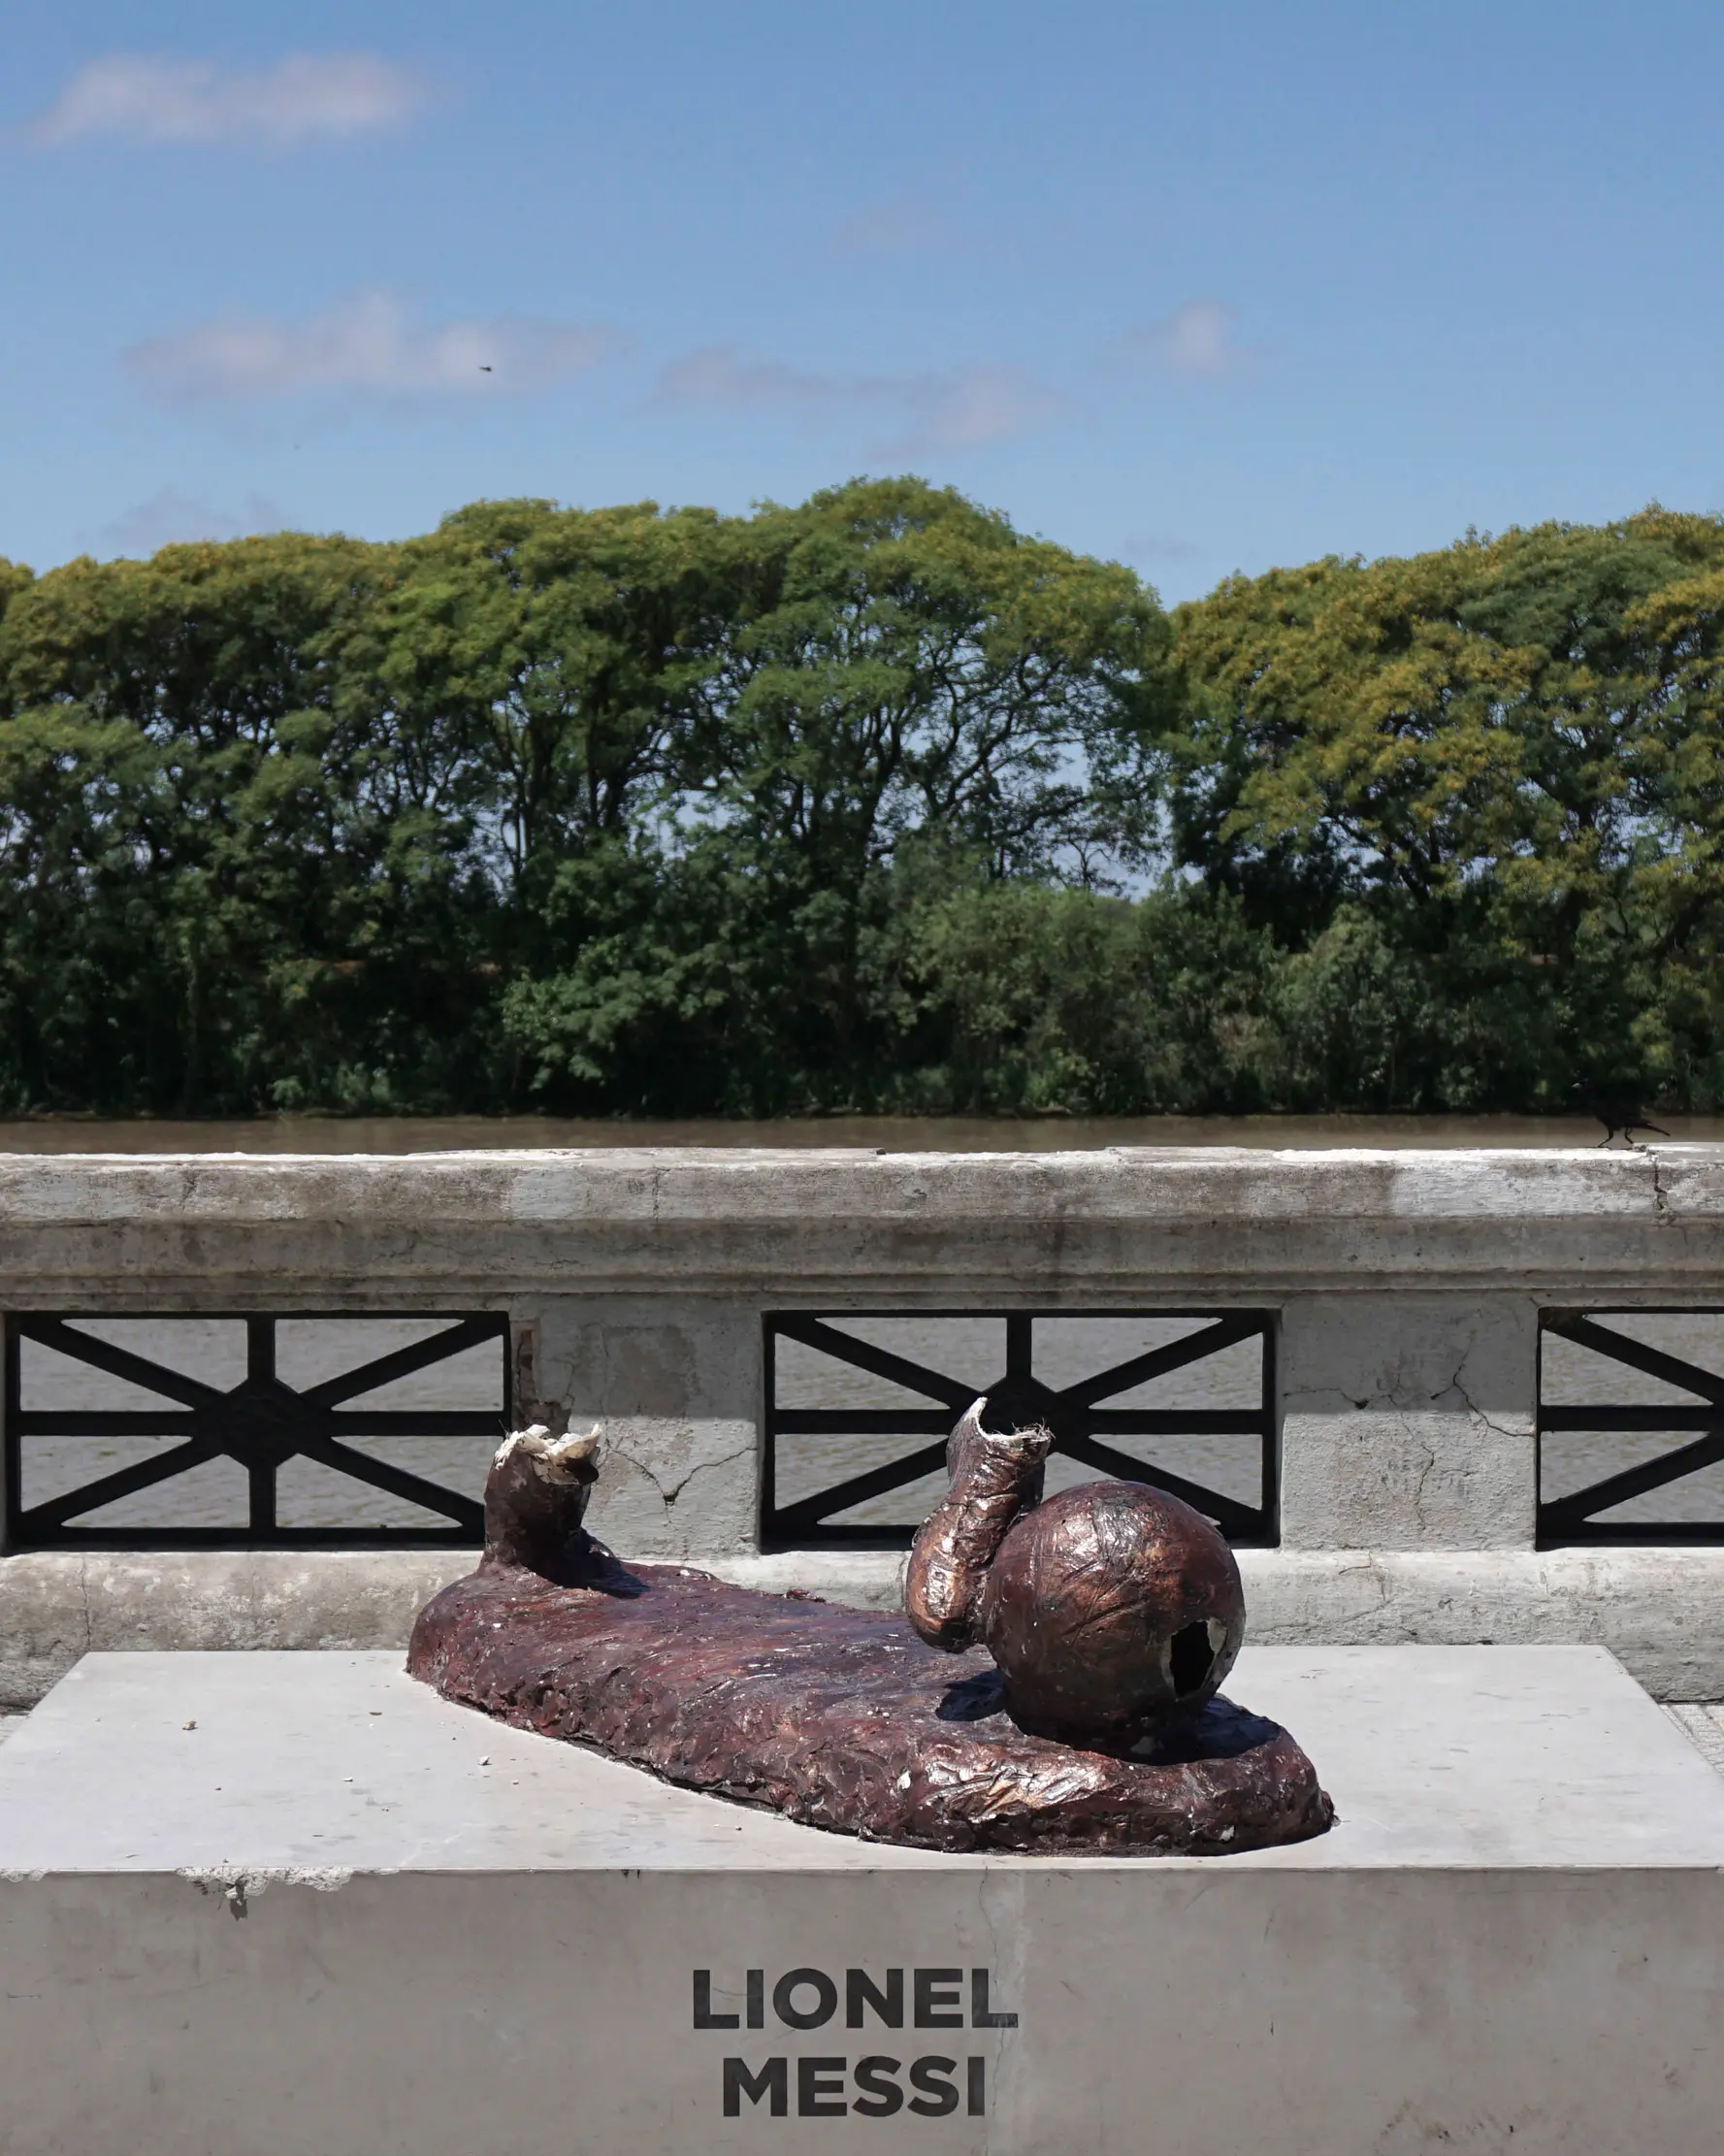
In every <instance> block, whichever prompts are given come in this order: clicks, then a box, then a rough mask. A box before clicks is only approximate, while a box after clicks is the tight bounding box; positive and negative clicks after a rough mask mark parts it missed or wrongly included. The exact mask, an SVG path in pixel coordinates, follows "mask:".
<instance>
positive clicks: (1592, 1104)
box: [1577, 1086, 1670, 1146]
mask: <svg viewBox="0 0 1724 2156" xmlns="http://www.w3.org/2000/svg"><path fill="white" fill-rule="evenodd" d="M1577 1091H1578V1094H1579V1098H1580V1103H1581V1105H1582V1106H1583V1107H1584V1108H1585V1110H1586V1112H1587V1114H1588V1115H1591V1116H1596V1117H1597V1118H1598V1120H1599V1122H1600V1123H1602V1124H1603V1125H1604V1127H1605V1134H1604V1136H1603V1137H1602V1138H1601V1139H1600V1140H1599V1141H1598V1142H1599V1144H1600V1145H1601V1146H1607V1145H1609V1144H1610V1140H1611V1139H1612V1138H1615V1137H1620V1138H1622V1140H1623V1141H1624V1142H1625V1143H1626V1144H1628V1145H1633V1144H1634V1143H1635V1135H1634V1134H1635V1132H1636V1131H1637V1130H1650V1131H1651V1132H1652V1133H1653V1135H1654V1136H1655V1137H1660V1138H1668V1137H1669V1136H1670V1132H1669V1131H1668V1130H1667V1129H1665V1127H1664V1126H1663V1125H1662V1124H1658V1123H1654V1122H1652V1120H1651V1119H1650V1117H1649V1116H1648V1115H1647V1112H1646V1108H1645V1105H1644V1103H1643V1101H1642V1099H1641V1096H1640V1092H1639V1090H1638V1088H1635V1087H1629V1086H1584V1087H1579V1088H1577Z"/></svg>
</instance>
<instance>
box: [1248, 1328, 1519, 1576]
mask: <svg viewBox="0 0 1724 2156" xmlns="http://www.w3.org/2000/svg"><path fill="white" fill-rule="evenodd" d="M1538 1336H1539V1305H1538V1302H1537V1300H1536V1298H1535V1297H1533V1296H1531V1295H1526V1294H1508V1293H1499V1294H1497V1295H1494V1296H1492V1297H1490V1298H1488V1299H1486V1298H1480V1297H1477V1296H1472V1297H1466V1298H1462V1297H1459V1296H1456V1295H1452V1294H1450V1295H1420V1294H1409V1293H1405V1292H1402V1293H1398V1294H1382V1293H1377V1292H1372V1291H1360V1292H1355V1293H1353V1294H1350V1295H1340V1294H1331V1295H1294V1296H1290V1297H1289V1298H1288V1299H1287V1301H1286V1302H1285V1304H1284V1305H1283V1309H1282V1329H1281V1373H1282V1414H1283V1421H1282V1461H1283V1467H1282V1536H1283V1540H1284V1541H1285V1543H1287V1544H1289V1545H1290V1546H1291V1547H1292V1548H1294V1549H1300V1550H1378V1549H1382V1550H1416V1549H1420V1548H1438V1549H1454V1550H1467V1549H1474V1550H1479V1549H1484V1550H1514V1549H1521V1550H1524V1549H1528V1548H1530V1547H1531V1544H1532V1541H1533V1533H1534V1514H1535V1510H1536V1503H1535V1491H1536V1483H1537V1459H1536V1437H1535V1429H1536V1423H1537V1410H1538V1385H1537V1356H1538Z"/></svg>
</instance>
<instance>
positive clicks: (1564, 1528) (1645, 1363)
mask: <svg viewBox="0 0 1724 2156" xmlns="http://www.w3.org/2000/svg"><path fill="white" fill-rule="evenodd" d="M1708 1315H1709V1316H1717V1317H1718V1318H1719V1319H1720V1320H1721V1322H1724V1312H1719V1313H1708V1312H1702V1311H1693V1310H1684V1311H1676V1310H1668V1311H1656V1310H1637V1311H1628V1310H1616V1311H1610V1310H1599V1311H1591V1312H1574V1311H1567V1312H1562V1313H1560V1314H1557V1313H1547V1314H1546V1315H1545V1320H1544V1323H1543V1326H1542V1331H1541V1346H1540V1368H1539V1419H1538V1428H1539V1541H1540V1543H1541V1545H1542V1546H1546V1547H1548V1546H1552V1545H1556V1544H1563V1543H1661V1542H1662V1543H1715V1542H1720V1541H1724V1502H1721V1504H1720V1508H1719V1515H1718V1517H1717V1518H1715V1519H1667V1520H1646V1519H1632V1520H1622V1519H1613V1520H1612V1519H1600V1517H1599V1515H1600V1514H1602V1513H1608V1512H1611V1511H1614V1510H1615V1509H1616V1508H1617V1507H1619V1506H1622V1505H1626V1504H1630V1503H1633V1502H1634V1501H1635V1500H1637V1499H1640V1498H1643V1497H1646V1496H1649V1495H1650V1494H1651V1492H1652V1491H1654V1490H1658V1489H1663V1488H1666V1487H1668V1486H1670V1485H1672V1484H1675V1483H1679V1482H1681V1481H1683V1480H1684V1479H1685V1478H1686V1477H1688V1476H1690V1475H1693V1474H1696V1473H1698V1472H1699V1471H1700V1470H1702V1469H1704V1468H1708V1467H1712V1466H1716V1465H1717V1464H1718V1463H1719V1462H1720V1461H1724V1377H1721V1376H1720V1375H1719V1374H1718V1373H1717V1372H1716V1371H1713V1370H1708V1369H1706V1368H1705V1367H1703V1366H1702V1365H1701V1364H1700V1363H1698V1362H1693V1361H1690V1360H1689V1359H1688V1358H1687V1357H1686V1356H1679V1355H1675V1354H1672V1353H1670V1352H1669V1351H1668V1350H1667V1349H1664V1348H1660V1347H1657V1346H1653V1345H1649V1344H1648V1343H1647V1342H1645V1341H1643V1340H1636V1339H1634V1338H1632V1337H1631V1336H1630V1335H1629V1334H1627V1333H1625V1332H1621V1331H1619V1330H1617V1329H1616V1327H1615V1326H1613V1325H1610V1324H1606V1323H1601V1322H1600V1321H1601V1320H1603V1319H1608V1318H1617V1319H1622V1318H1639V1319H1648V1318H1659V1317H1671V1318H1676V1317H1679V1318H1681V1319H1684V1320H1693V1319H1695V1318H1700V1317H1705V1316H1708ZM1551 1335H1554V1336H1556V1337H1557V1338H1558V1339H1561V1340H1566V1341H1570V1342H1572V1343H1573V1344H1574V1345H1575V1346H1576V1347H1579V1348H1585V1349H1588V1350H1590V1351H1591V1353H1592V1354H1594V1355H1597V1356H1604V1357H1606V1358H1607V1359H1608V1360H1609V1361H1610V1362H1613V1363H1615V1364H1617V1365H1618V1366H1619V1367H1621V1368H1622V1369H1624V1370H1633V1371H1636V1372H1638V1373H1639V1374H1640V1375H1642V1376H1643V1377H1647V1378H1652V1379H1655V1380H1657V1381H1658V1382H1660V1383H1661V1384H1664V1385H1668V1386H1674V1387H1675V1388H1677V1389H1679V1390H1680V1391H1683V1392H1685V1393H1687V1394H1689V1395H1690V1397H1691V1399H1692V1403H1693V1404H1692V1405H1687V1404H1683V1403H1679V1402H1673V1403H1671V1404H1669V1405H1666V1404H1664V1403H1662V1402H1650V1403H1649V1402H1646V1401H1643V1400H1636V1401H1586V1402H1583V1403H1575V1402H1566V1401H1552V1400H1549V1399H1547V1398H1546V1396H1545V1394H1546V1388H1547V1383H1548V1373H1547V1370H1546V1366H1545V1353H1544V1341H1545V1339H1547V1338H1549V1337H1550V1336H1551ZM1690 1430H1691V1431H1693V1432H1694V1433H1695V1435H1694V1436H1693V1438H1692V1439H1691V1440H1690V1441H1689V1442H1688V1443H1687V1444H1685V1445H1677V1446H1673V1447H1671V1448H1670V1449H1669V1450H1667V1451H1664V1452H1660V1453H1658V1454H1656V1455H1655V1456H1654V1457H1652V1458H1650V1459H1644V1460H1640V1461H1637V1462H1636V1463H1635V1464H1634V1465H1632V1466H1628V1467H1622V1468H1618V1469H1616V1470H1614V1471H1613V1472H1611V1473H1610V1474H1608V1475H1605V1476H1602V1477H1600V1478H1598V1479H1597V1480H1595V1481H1592V1482H1589V1483H1588V1484H1586V1485H1585V1486H1584V1487H1582V1488H1579V1489H1573V1490H1569V1491H1566V1492H1565V1493H1564V1494H1563V1495H1562V1496H1560V1497H1552V1498H1546V1497H1545V1481H1546V1477H1547V1470H1548V1467H1549V1465H1550V1464H1551V1463H1550V1461H1549V1460H1548V1459H1547V1456H1546V1454H1547V1448H1546V1444H1545V1440H1546V1439H1547V1438H1550V1437H1557V1436H1565V1435H1575V1434H1581V1433H1597V1434H1599V1435H1610V1436H1618V1437H1627V1436H1634V1435H1642V1434H1645V1433H1648V1432H1650V1433H1654V1434H1658V1433H1666V1432H1668V1433H1670V1434H1672V1435H1675V1434H1678V1433H1681V1432H1685V1431H1690Z"/></svg>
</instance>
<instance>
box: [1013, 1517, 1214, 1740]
mask: <svg viewBox="0 0 1724 2156" xmlns="http://www.w3.org/2000/svg"><path fill="white" fill-rule="evenodd" d="M977 1600H978V1603H979V1610H980V1626H979V1629H980V1632H981V1636H982V1638H983V1640H984V1641H985V1642H986V1644H987V1646H988V1650H989V1651H990V1652H991V1653H992V1656H993V1659H994V1660H995V1661H996V1662H997V1663H998V1665H999V1668H1000V1671H1001V1674H1002V1675H1003V1677H1004V1679H1005V1686H1006V1699H1007V1702H1008V1704H1009V1705H1010V1707H1011V1710H1012V1713H1013V1714H1014V1715H1015V1716H1016V1717H1017V1718H1018V1720H1019V1721H1021V1722H1022V1723H1024V1724H1025V1727H1027V1728H1032V1729H1039V1730H1042V1731H1044V1732H1045V1733H1046V1734H1048V1735H1050V1736H1057V1737H1066V1738H1068V1739H1070V1740H1071V1741H1073V1742H1078V1743H1081V1742H1084V1741H1087V1740H1089V1739H1091V1738H1093V1737H1095V1736H1097V1735H1099V1734H1103V1733H1115V1732H1117V1733H1119V1734H1122V1735H1123V1736H1126V1737H1138V1736H1143V1735H1146V1734H1148V1733H1149V1732H1151V1731H1153V1730H1155V1729H1160V1728H1165V1727H1166V1726H1167V1725H1168V1724H1169V1723H1170V1722H1172V1721H1173V1720H1174V1719H1175V1718H1176V1717H1178V1716H1183V1715H1187V1714H1188V1713H1189V1711H1190V1710H1191V1709H1192V1708H1193V1707H1195V1706H1197V1705H1199V1704H1200V1703H1201V1702H1202V1701H1203V1700H1205V1699H1207V1698H1209V1696H1210V1695H1211V1694H1212V1693H1213V1692H1215V1691H1217V1690H1218V1689H1219V1688H1220V1684H1221V1682H1222V1680H1223V1679H1224V1678H1225V1677H1226V1675H1227V1672H1228V1671H1229V1670H1230V1669H1231V1668H1232V1667H1233V1663H1234V1660H1235V1658H1236V1657H1237V1655H1238V1653H1239V1650H1240V1646H1241V1644H1242V1643H1243V1641H1244V1638H1245V1590H1244V1588H1243V1587H1242V1586H1241V1584H1240V1580H1239V1567H1238V1565H1237V1564H1235V1562H1234V1561H1233V1552H1232V1551H1231V1550H1229V1549H1228V1547H1227V1545H1226V1543H1225V1541H1224V1540H1223V1539H1222V1537H1221V1536H1220V1534H1218V1533H1217V1531H1216V1529H1215V1528H1214V1527H1212V1526H1211V1525H1210V1523H1209V1521H1208V1520H1207V1519H1204V1518H1203V1516H1202V1514H1201V1513H1197V1512H1193V1511H1192V1509H1191V1507H1190V1506H1189V1505H1186V1504H1182V1503H1181V1502H1180V1500H1179V1499H1178V1498H1177V1497H1169V1496H1168V1495H1167V1494H1166V1493H1165V1492H1164V1491H1162V1490H1158V1489H1146V1488H1145V1487H1144V1486H1143V1485H1142V1484H1140V1483H1117V1482H1097V1483H1081V1484H1080V1485H1079V1486H1077V1488H1075V1489H1067V1490H1062V1491H1061V1492H1060V1493H1059V1494H1058V1495H1057V1496H1056V1497H1050V1498H1049V1499H1048V1500H1047V1502H1046V1503H1045V1504H1041V1505H1038V1506H1036V1507H1035V1508H1034V1510H1033V1511H1029V1512H1025V1513H1024V1514H1023V1515H1022V1516H1021V1517H1020V1518H1019V1519H1017V1520H1016V1521H1015V1522H1014V1524H1013V1525H1012V1526H1011V1528H1010V1529H1009V1530H1008V1532H1007V1533H1006V1534H1005V1536H1004V1537H1003V1539H1002V1540H1001V1541H1000V1544H999V1547H998V1551H997V1553H996V1554H995V1556H994V1559H993V1562H992V1566H991V1567H990V1569H989V1572H988V1576H987V1579H986V1581H985V1582H983V1583H982V1584H981V1587H980V1591H979V1594H978V1597H977Z"/></svg>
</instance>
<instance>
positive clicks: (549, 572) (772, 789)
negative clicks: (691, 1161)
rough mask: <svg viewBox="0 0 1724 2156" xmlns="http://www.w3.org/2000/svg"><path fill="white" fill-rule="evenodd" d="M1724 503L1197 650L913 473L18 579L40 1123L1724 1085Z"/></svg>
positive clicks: (1179, 624) (7, 1022)
mask: <svg viewBox="0 0 1724 2156" xmlns="http://www.w3.org/2000/svg"><path fill="white" fill-rule="evenodd" d="M1721 624H1724V519H1719V518H1715V517H1706V516H1690V515H1680V514H1675V513H1673V512H1669V511H1665V510H1663V509H1659V508H1656V507H1654V508H1651V509H1648V510H1646V511H1645V512H1643V514H1641V515H1639V516H1635V517H1630V518H1628V519H1626V520H1624V521H1622V522H1620V523H1616V524H1611V525H1607V526H1602V527H1587V526H1576V525H1554V524H1553V525H1544V526H1540V527H1537V528H1535V529H1530V530H1525V531H1513V532H1510V533H1508V534H1506V535H1504V536H1502V537H1500V538H1496V539H1487V538H1480V537H1477V536H1472V535H1470V536H1469V537H1468V538H1467V539H1464V540H1461V541H1459V542H1458V543H1456V544H1455V545H1453V546H1451V547H1448V548H1447V549H1444V550H1442V551H1440V552H1435V553H1430V554H1423V555H1418V556H1415V557H1412V558H1410V559H1405V560H1383V561H1375V562H1366V561H1361V560H1343V559H1339V558H1329V559H1326V560H1323V561H1320V562H1316V563H1312V564H1310V565H1308V566H1306V567H1304V568H1301V569H1296V570H1283V571H1275V572H1270V573H1269V574H1267V575H1264V576H1258V577H1252V578H1247V577H1236V578H1231V579H1229V580H1228V581H1226V582H1224V583H1223V584H1222V585H1220V587H1219V589H1218V590H1216V591H1215V592H1214V593H1212V594H1211V595H1210V596H1209V597H1208V598H1206V599H1204V600H1201V601H1198V602H1195V603H1192V604H1186V605H1181V606H1178V607H1175V608H1173V609H1171V610H1164V609H1163V608H1162V607H1161V606H1160V605H1159V604H1158V603H1157V601H1156V599H1155V594H1154V593H1153V592H1152V591H1151V590H1150V589H1149V588H1148V587H1147V586H1145V585H1144V584H1143V583H1142V582H1140V580H1139V579H1138V578H1137V577H1136V576H1135V575H1134V574H1133V573H1132V572H1130V571H1129V570H1128V569H1125V568H1123V567H1122V566H1120V565H1118V564H1115V563H1108V562H1102V561H1097V560H1094V559H1090V558H1088V557H1085V556H1083V555H1079V554H1074V553H1072V552H1070V551H1068V550H1066V549H1064V548H1062V547H1059V546H1057V545H1054V544H1052V543H1050V542H1049V541H1047V540H1044V539H1037V538H1031V537H1027V536H1025V535H1024V534H1021V533H1019V532H1017V531H1015V530H1014V529H1013V528H1012V527H1011V525H1010V524H1009V523H1008V522H1007V521H1006V520H1005V519H1004V518H1003V517H1000V516H997V515H994V514H992V513H989V512H987V511H985V510H983V509H981V508H979V507H977V506H975V505H973V504H971V503H969V502H967V501H965V500H964V499H963V498H962V497H960V495H958V494H955V493H953V492H951V491H945V490H937V489H933V488H930V487H928V486H927V485H925V484H923V483H922V482H920V481H918V480H914V479H894V480H883V481H857V482H853V483H852V484H850V485H848V486H844V487H840V488H835V489H832V490H830V491H828V492H824V493H821V494H817V495H815V496H814V497H813V498H812V499H811V500H809V501H808V502H806V503H804V504H802V505H800V506H793V507H784V506H775V505H767V506H763V507H761V508H760V509H758V510H757V511H755V512H754V513H753V514H751V515H748V516H741V517H725V516H720V515H718V514H716V513H714V512H712V511H709V510H704V509H672V510H661V509H660V508H658V507H657V506H655V505H652V504H650V503H649V504H642V505H639V506H632V507H622V508H610V509H599V510H580V509H568V508H560V507H558V506H555V505H552V504H550V503H544V502H534V501H522V502H506V503H479V504H475V505H473V506H471V507H469V508H465V509H462V510H460V511H458V512H457V513H456V514H454V515H452V516H450V517H448V518H446V519H445V520H444V522H443V523H442V524H441V525H439V528H438V529H437V531H435V532H433V533H431V534H429V535H427V536H425V537H423V538H419V539H410V540H407V541H406V542H403V543H399V544H374V543H368V542H363V541H358V540H351V539H340V538H336V539H321V538H311V537H306V536H303V535H295V534H284V535H280V536H277V537H274V538H267V539H239V540H233V541H228V542H223V543H219V544H217V543H211V544H200V545H183V546H171V547H167V548H165V549H163V551H162V552H160V553H158V554H157V555H156V556H155V557H154V558H153V559H151V560H149V561H118V562H109V563H96V562H93V561H89V560H80V561H76V562H72V563H70V564H68V565H67V566H65V567H64V568H61V569H57V570H54V571H52V572H49V573H47V574H45V575H42V576H40V577H33V576H32V575H31V574H30V572H28V571H26V570H23V569H21V568H13V567H11V566H10V565H6V564H4V563H0V1112H4V1113H11V1114H17V1113H25V1112H33V1111H39V1110H93V1111H98V1112H105V1113H111V1114H121V1115H129V1114H144V1113H152V1114H181V1115H231V1114H252V1113H257V1112H269V1111H274V1110H328V1111H335V1112H355V1113H356V1112H366V1113H401V1114H413V1113H431V1112H439V1111H440V1112H451V1111H497V1110H504V1109H523V1108H536V1107H537V1108H544V1109H547V1110H554V1111H558V1112H563V1113H576V1114H602V1115H686V1114H709V1113H716V1114H734V1115H766V1114H782V1113H796V1112H822V1111H835V1110H841V1109H853V1110H886V1111H908V1112H925V1111H977V1112H1001V1111H1025V1110H1027V1111H1053V1112H1057V1111H1068V1112H1079V1113H1095V1114H1141V1113H1154V1112H1158V1111H1187V1112H1194V1113H1225V1112H1232V1111H1240V1110H1261V1109H1281V1108H1285V1109H1343V1108H1347V1109H1367V1110H1369V1109H1391V1108H1393V1109H1413V1110H1419V1109H1445V1110H1469V1109H1472V1110H1486V1109H1523V1110H1527V1109H1530V1110H1540V1109H1561V1108H1566V1107H1569V1106H1571V1105H1572V1104H1573V1103H1574V1101H1575V1099H1576V1098H1577V1097H1578V1095H1581V1094H1585V1093H1586V1092H1587V1091H1588V1090H1589V1089H1593V1090H1609V1091H1614V1092H1616V1093H1629V1092H1633V1093H1637V1094H1639V1095H1640V1097H1642V1098H1643V1099H1646V1100H1648V1101H1649V1100H1653V1099H1658V1100H1662V1101H1664V1102H1666V1103H1667V1104H1669V1105H1672V1106H1681V1107H1689V1108H1696V1109H1704V1108H1711V1107H1714V1106H1716V1105H1718V1104H1719V1103H1720V1102H1721V1101H1724V970H1721V969H1724V860H1721V848H1724V730H1721V726H1720V718H1721V715H1724V703H1721V701H1720V700H1721V697H1724V681H1721V673H1720V627H1721Z"/></svg>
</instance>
